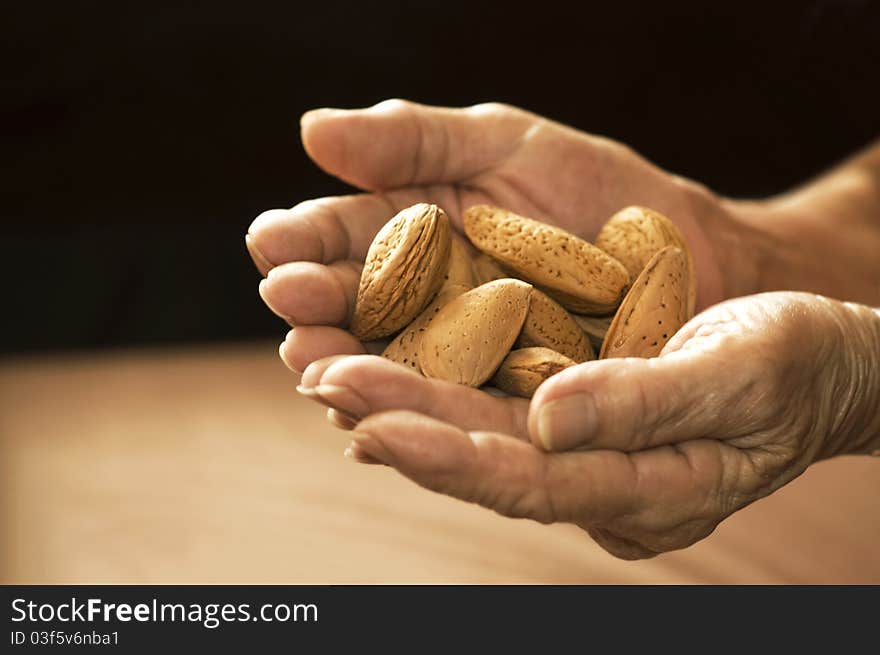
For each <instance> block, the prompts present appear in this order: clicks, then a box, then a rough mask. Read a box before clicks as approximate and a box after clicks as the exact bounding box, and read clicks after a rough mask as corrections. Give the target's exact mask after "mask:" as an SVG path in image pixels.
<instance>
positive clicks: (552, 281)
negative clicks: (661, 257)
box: [463, 205, 629, 314]
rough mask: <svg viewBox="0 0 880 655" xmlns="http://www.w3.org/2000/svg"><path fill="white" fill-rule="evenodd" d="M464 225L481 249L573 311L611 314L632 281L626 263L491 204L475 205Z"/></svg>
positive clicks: (556, 229)
mask: <svg viewBox="0 0 880 655" xmlns="http://www.w3.org/2000/svg"><path fill="white" fill-rule="evenodd" d="M463 222H464V230H465V233H466V234H467V236H468V238H469V239H470V240H471V242H472V243H473V244H474V245H475V246H476V247H477V248H479V249H480V250H481V251H483V252H484V253H486V254H487V255H490V256H491V257H493V258H494V259H495V260H497V261H498V262H499V263H500V264H502V265H503V266H505V267H507V268H508V269H510V270H511V271H513V272H514V273H516V275H518V276H521V277H522V278H523V279H525V280H528V281H529V282H531V283H532V284H534V285H535V286H537V287H540V288H541V289H542V290H543V291H544V292H545V293H547V295H549V296H551V297H552V298H554V299H555V300H556V301H557V302H559V303H560V304H561V305H562V306H563V307H565V308H566V309H570V310H571V311H575V312H580V313H584V314H607V313H609V312H611V311H613V310H614V308H615V307H617V305H618V303H619V302H620V299H621V296H622V295H623V292H624V290H625V288H626V285H627V284H628V282H629V273H628V272H627V270H626V268H624V266H623V264H621V263H620V262H618V261H617V260H616V259H614V258H613V257H612V256H611V255H609V254H608V253H606V252H604V251H603V250H600V249H599V248H597V247H596V246H594V245H592V244H590V243H587V242H586V241H584V240H582V239H579V238H578V237H576V236H574V235H573V234H570V233H569V232H566V231H565V230H562V229H560V228H557V227H553V226H551V225H547V224H545V223H541V222H539V221H535V220H532V219H530V218H525V217H523V216H519V215H517V214H514V213H513V212H509V211H506V210H504V209H499V208H498V207H491V206H489V205H477V206H474V207H471V208H470V209H468V210H467V211H465V212H464V217H463Z"/></svg>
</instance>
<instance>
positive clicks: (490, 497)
mask: <svg viewBox="0 0 880 655" xmlns="http://www.w3.org/2000/svg"><path fill="white" fill-rule="evenodd" d="M352 436H353V440H354V442H355V443H357V444H358V445H359V446H360V447H361V448H362V449H363V451H364V452H366V453H368V454H369V455H370V457H372V458H373V459H375V460H378V461H380V462H382V463H384V464H387V465H388V466H391V467H393V468H395V469H397V470H398V471H399V472H400V473H402V474H403V475H405V476H406V477H408V478H409V479H411V480H413V481H414V482H416V483H417V484H419V485H421V486H423V487H425V488H427V489H430V490H432V491H437V492H440V493H444V494H447V495H450V496H453V497H455V498H459V499H461V500H465V501H468V502H473V503H477V504H480V505H482V506H484V507H487V508H489V509H492V510H494V511H496V512H498V513H500V514H503V515H505V516H510V517H513V518H531V519H534V520H536V521H541V522H544V523H550V522H555V521H565V522H571V523H575V524H577V525H579V526H580V527H582V528H584V529H587V530H589V529H590V528H594V527H600V528H601V527H606V526H607V527H609V528H611V529H613V531H614V534H615V535H617V536H618V538H619V539H621V540H624V541H626V540H627V535H629V534H638V533H647V534H651V533H656V534H658V535H659V538H658V539H656V540H655V544H656V545H657V546H658V548H659V550H662V549H664V545H663V539H664V537H663V535H664V533H665V531H667V530H671V529H674V528H677V527H681V526H685V527H687V526H690V525H691V524H693V523H699V522H700V521H699V520H697V519H701V518H705V516H710V517H711V516H715V515H717V513H718V512H719V511H720V508H723V507H725V506H726V507H728V508H729V507H731V505H730V501H731V500H732V499H731V498H728V499H726V500H725V499H723V498H722V495H723V492H721V491H720V489H721V481H722V480H723V479H724V478H725V476H727V475H728V474H729V473H730V471H731V470H733V468H731V467H730V466H727V464H726V463H725V462H726V461H727V462H728V463H729V458H730V457H732V456H734V455H735V454H736V453H738V452H739V451H737V450H736V449H735V448H733V447H731V446H727V445H725V444H721V443H719V442H715V441H695V442H690V443H688V444H684V446H683V447H681V448H672V447H669V446H663V447H659V448H654V449H651V450H648V451H644V452H640V453H634V454H632V455H627V454H625V453H621V452H619V451H613V450H593V451H577V452H568V453H544V452H542V451H540V450H538V449H536V448H534V447H533V446H532V445H531V444H529V443H527V442H525V441H522V440H519V439H515V438H513V437H510V436H507V435H503V434H500V433H496V432H470V433H469V432H466V431H464V430H461V429H459V428H456V427H455V426H452V425H449V424H448V423H444V422H442V421H438V420H437V419H434V418H431V417H428V416H425V415H423V414H417V413H414V412H405V411H395V412H385V413H381V414H376V415H374V416H371V417H369V418H367V419H365V420H363V421H361V422H360V423H359V424H358V426H357V428H356V431H355V432H354V433H353V435H352ZM740 504H742V499H740ZM729 511H730V509H728V513H729ZM706 523H707V524H709V523H710V522H706ZM691 531H692V532H693V534H692V535H691V536H692V537H693V539H694V540H695V539H697V538H700V537H701V536H705V535H706V534H707V533H708V532H707V529H706V527H705V526H702V525H697V526H696V527H695V528H693V530H691ZM708 531H711V527H710V528H709V529H708ZM605 545H609V544H607V540H606V544H605ZM618 546H620V544H619V543H618ZM648 547H649V548H651V550H655V552H659V550H658V549H655V548H654V547H653V546H652V545H651V544H648ZM618 551H622V549H621V548H618ZM623 554H624V553H623V552H621V555H623ZM648 555H649V554H648V553H645V552H636V551H635V550H633V551H631V552H630V556H635V557H645V556H648Z"/></svg>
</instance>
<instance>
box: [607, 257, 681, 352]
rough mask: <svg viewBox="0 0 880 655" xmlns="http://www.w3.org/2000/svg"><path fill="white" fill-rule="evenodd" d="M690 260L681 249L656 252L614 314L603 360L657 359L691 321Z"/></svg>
mask: <svg viewBox="0 0 880 655" xmlns="http://www.w3.org/2000/svg"><path fill="white" fill-rule="evenodd" d="M688 282H689V281H688V260H687V255H686V254H685V252H684V251H683V250H681V248H676V247H675V246H667V247H666V248H663V249H662V250H660V251H659V252H657V253H656V254H655V255H654V256H653V257H652V258H651V261H649V262H648V264H647V266H645V270H643V271H642V272H641V274H640V275H639V276H638V277H637V278H636V281H635V282H634V283H633V285H632V288H631V289H630V290H629V293H627V294H626V298H624V299H623V302H622V303H621V305H620V308H619V309H618V310H617V313H616V314H615V315H614V320H613V321H611V326H610V327H609V328H608V333H607V334H606V335H605V341H604V342H603V343H602V352H601V353H600V355H599V357H600V358H609V357H656V356H657V355H659V354H660V351H661V350H662V349H663V346H664V345H665V344H666V342H667V341H668V340H669V339H670V337H672V335H673V334H675V333H676V332H678V330H679V329H680V328H681V326H682V325H684V324H685V323H686V322H687V320H688V311H687V303H688V299H687V294H688Z"/></svg>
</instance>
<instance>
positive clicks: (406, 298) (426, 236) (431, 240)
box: [349, 203, 452, 341]
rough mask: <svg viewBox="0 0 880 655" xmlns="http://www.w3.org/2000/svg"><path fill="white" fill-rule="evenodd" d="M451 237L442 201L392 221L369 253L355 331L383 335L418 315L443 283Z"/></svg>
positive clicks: (373, 336)
mask: <svg viewBox="0 0 880 655" xmlns="http://www.w3.org/2000/svg"><path fill="white" fill-rule="evenodd" d="M451 239H452V228H451V227H450V224H449V218H448V217H447V216H446V213H445V212H444V211H443V210H442V209H440V208H439V207H437V205H428V204H425V203H419V204H417V205H413V206H412V207H408V208H407V209H404V210H403V211H402V212H400V213H399V214H397V215H396V216H395V217H394V218H392V219H391V220H390V221H388V223H386V224H385V225H384V226H383V227H382V229H381V230H379V233H378V234H377V235H376V237H375V238H374V239H373V243H372V244H371V245H370V249H369V251H368V252H367V258H366V261H365V262H364V269H363V272H362V273H361V281H360V286H359V288H358V294H357V300H356V302H355V308H354V316H353V317H352V320H351V325H350V326H349V329H350V331H351V333H352V334H353V335H354V336H356V337H357V338H359V339H361V340H362V341H371V340H373V339H379V338H381V337H385V336H388V335H390V334H393V333H395V332H397V331H398V330H400V329H401V328H403V327H405V326H406V325H407V324H408V323H409V322H410V321H412V320H413V319H414V318H415V317H416V316H418V315H419V314H420V313H421V311H422V310H423V309H424V308H425V306H427V304H428V303H429V302H431V299H432V298H433V297H434V295H435V294H436V293H437V291H438V290H439V289H440V286H441V285H442V284H443V277H444V275H445V273H446V267H447V265H448V263H449V250H450V242H451Z"/></svg>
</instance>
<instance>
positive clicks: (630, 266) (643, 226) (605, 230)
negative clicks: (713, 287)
mask: <svg viewBox="0 0 880 655" xmlns="http://www.w3.org/2000/svg"><path fill="white" fill-rule="evenodd" d="M596 246H598V247H599V248H601V249H602V250H604V251H605V252H607V253H608V254H609V255H611V256H612V257H614V258H615V259H617V260H618V261H619V262H620V263H621V264H623V265H624V266H625V267H626V269H627V270H628V271H629V275H630V279H631V280H632V281H635V279H636V277H638V275H639V274H640V273H641V272H642V270H643V269H644V268H645V266H646V265H647V263H648V261H649V260H650V259H651V257H653V256H654V254H655V253H656V252H657V251H658V250H660V249H661V248H665V247H666V246H675V247H677V248H681V249H682V250H683V251H684V252H685V255H686V256H687V260H688V279H689V285H688V314H691V315H693V313H694V306H695V304H696V297H697V276H696V271H695V270H694V261H693V257H691V253H690V250H689V249H688V247H687V243H686V242H685V240H684V236H682V234H681V232H680V231H679V229H678V228H677V227H676V226H675V224H674V223H673V222H672V221H671V220H669V219H668V218H666V216H664V215H663V214H661V213H660V212H657V211H654V210H653V209H648V208H647V207H638V206H632V207H626V208H624V209H621V210H620V211H619V212H617V213H616V214H615V215H614V216H612V217H611V218H610V219H608V222H607V223H605V225H604V226H602V229H601V230H599V234H598V235H597V236H596Z"/></svg>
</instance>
